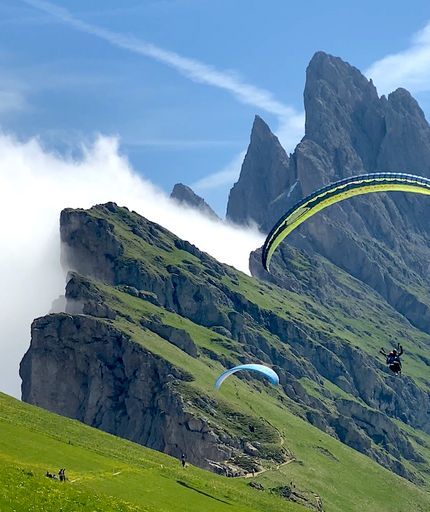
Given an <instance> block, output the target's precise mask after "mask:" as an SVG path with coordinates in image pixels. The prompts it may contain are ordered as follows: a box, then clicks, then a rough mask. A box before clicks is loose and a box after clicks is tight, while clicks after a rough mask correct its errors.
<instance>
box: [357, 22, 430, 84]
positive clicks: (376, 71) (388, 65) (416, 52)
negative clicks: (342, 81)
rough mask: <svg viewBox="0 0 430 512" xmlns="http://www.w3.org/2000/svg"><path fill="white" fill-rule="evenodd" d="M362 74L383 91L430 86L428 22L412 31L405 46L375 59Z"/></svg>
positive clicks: (429, 32)
mask: <svg viewBox="0 0 430 512" xmlns="http://www.w3.org/2000/svg"><path fill="white" fill-rule="evenodd" d="M365 75H366V76H367V77H369V78H372V79H373V81H374V82H375V85H376V87H377V88H378V91H380V92H381V93H383V94H387V93H389V92H391V91H393V90H394V89H396V88H397V87H404V88H406V89H408V90H410V91H411V92H413V93H416V92H422V91H428V90H430V22H429V23H427V24H426V26H425V27H424V28H423V29H422V30H420V31H419V32H417V33H416V34H414V35H413V37H412V40H411V44H410V46H409V47H408V48H406V49H404V50H402V51H401V52H398V53H393V54H390V55H387V56H386V57H383V58H382V59H380V60H377V61H376V62H374V63H373V64H372V65H371V66H370V67H369V68H368V69H367V70H366V71H365Z"/></svg>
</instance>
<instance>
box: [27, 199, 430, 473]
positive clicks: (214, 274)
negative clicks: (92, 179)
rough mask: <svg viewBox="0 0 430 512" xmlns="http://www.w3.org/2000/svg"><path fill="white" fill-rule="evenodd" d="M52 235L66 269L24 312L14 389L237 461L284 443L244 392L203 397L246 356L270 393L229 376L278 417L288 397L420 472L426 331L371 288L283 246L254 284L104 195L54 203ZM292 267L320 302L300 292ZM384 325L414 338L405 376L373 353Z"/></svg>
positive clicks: (278, 452)
mask: <svg viewBox="0 0 430 512" xmlns="http://www.w3.org/2000/svg"><path fill="white" fill-rule="evenodd" d="M61 236H62V241H63V244H64V249H65V257H66V259H67V261H68V264H69V266H70V268H72V269H74V271H75V272H74V273H72V274H70V279H69V282H68V284H67V288H66V301H67V307H66V312H65V313H59V314H51V315H48V316H46V317H43V318H40V319H37V320H35V322H34V323H33V326H32V340H31V346H30V348H29V350H28V352H27V354H26V355H25V357H24V359H23V361H22V364H21V371H20V374H21V377H22V379H23V388H22V389H23V399H24V400H25V401H28V402H30V403H33V404H35V405H41V406H43V407H45V408H47V409H49V410H51V411H54V412H57V413H60V414H64V415H67V416H70V417H73V418H77V419H79V420H81V421H84V422H86V423H88V424H90V425H93V426H96V427H99V428H102V429H104V430H107V431H108V432H112V433H114V434H117V435H121V436H124V437H126V438H129V439H132V440H134V441H137V442H139V443H142V444H145V445H147V446H149V447H153V448H156V449H159V450H163V451H165V452H166V453H169V454H172V455H176V456H178V455H179V454H180V453H181V451H186V452H187V454H188V457H189V460H190V461H191V462H193V463H195V464H198V465H200V466H202V467H206V468H210V469H212V470H215V471H220V472H230V473H235V474H241V473H242V474H243V473H245V472H249V471H251V470H258V469H259V468H260V469H261V467H264V466H265V465H267V464H270V463H273V462H274V461H276V462H282V461H285V460H288V458H289V457H291V456H292V455H293V454H292V453H291V451H290V449H289V447H288V444H286V443H284V441H283V440H282V439H281V437H280V433H279V431H278V430H276V429H275V428H274V427H273V426H272V423H271V422H270V421H268V422H267V421H265V419H264V418H262V416H261V414H260V412H259V410H258V407H255V408H253V407H252V402H249V404H250V407H251V408H250V409H249V411H248V412H246V413H245V412H244V411H239V410H238V402H237V397H236V395H235V394H234V393H232V394H231V395H228V394H223V395H214V392H213V389H212V386H213V382H214V379H215V377H216V376H217V375H218V374H219V373H220V371H222V369H223V367H224V368H228V367H231V366H233V365H234V364H237V363H239V362H250V361H254V362H255V361H259V362H262V363H263V364H269V365H271V366H273V367H274V368H275V369H276V371H277V372H278V374H279V376H280V380H281V386H282V390H281V391H279V392H278V391H276V390H275V391H273V392H272V391H271V390H268V389H267V387H265V386H264V384H263V383H261V382H260V381H258V380H254V379H250V377H249V376H246V375H244V376H242V378H245V379H246V381H247V382H248V383H249V384H250V385H251V386H253V387H254V388H253V389H254V394H255V395H257V396H258V395H259V394H261V393H263V395H264V394H265V393H269V394H267V400H266V402H267V403H273V404H274V405H273V407H274V410H278V409H277V408H279V412H278V413H277V414H282V411H283V410H285V408H286V409H287V410H294V412H295V414H296V415H298V416H299V417H300V418H302V419H303V420H304V422H308V423H311V424H312V425H314V426H316V427H317V428H319V429H321V430H323V431H324V432H326V433H328V434H330V435H331V436H333V437H334V438H336V439H338V440H339V441H341V442H343V443H345V444H347V445H349V446H351V447H353V448H354V449H356V450H358V451H360V452H362V453H364V454H366V455H368V456H369V457H371V458H372V459H374V460H376V461H377V462H378V463H380V464H382V465H383V466H385V467H387V468H389V469H390V470H392V471H394V472H395V473H397V474H399V475H402V476H404V477H405V478H408V479H410V480H411V481H413V482H416V483H420V482H422V481H423V479H424V473H425V471H427V469H426V468H428V461H427V460H426V456H425V453H422V450H421V448H420V446H422V443H423V442H424V441H422V438H423V436H424V438H425V436H427V435H428V434H430V423H429V421H428V419H429V415H430V395H429V388H430V386H429V381H428V364H429V360H428V359H426V356H425V354H426V353H427V351H428V347H429V346H430V338H429V337H428V336H427V335H426V334H424V333H422V332H420V331H418V330H417V329H414V328H413V327H411V325H410V324H409V323H408V322H407V321H406V320H405V319H404V317H403V316H401V315H400V314H398V313H397V312H396V311H395V310H394V309H393V308H392V307H391V306H389V305H388V304H387V303H386V302H385V301H383V300H382V299H381V297H380V295H379V294H377V293H375V292H374V290H373V289H372V288H371V287H369V286H367V285H365V284H363V283H362V282H361V281H358V280H356V279H354V278H352V277H351V276H350V275H349V274H348V273H346V272H344V271H342V270H340V269H339V268H338V267H336V266H334V265H332V264H330V263H329V262H328V261H327V260H326V259H324V258H323V257H321V256H320V255H317V254H316V255H314V256H312V257H310V256H309V255H307V254H306V253H304V252H303V251H301V250H299V249H295V248H290V249H289V251H291V252H290V254H288V257H287V255H284V256H285V261H286V262H289V270H290V271H289V273H288V276H287V277H285V276H286V274H285V271H284V269H283V268H282V265H283V262H282V261H281V259H280V257H278V258H277V259H275V260H274V268H275V275H274V277H273V279H274V280H276V279H279V280H282V279H285V282H283V281H280V284H281V285H282V288H280V287H278V286H276V285H273V284H264V283H263V282H259V281H256V280H255V279H253V278H250V277H248V276H245V275H243V274H241V273H240V272H237V271H235V270H234V269H232V268H231V267H228V266H226V265H222V264H220V263H218V262H217V261H216V260H214V259H213V258H211V257H210V256H208V255H207V254H205V253H202V252H201V251H199V250H198V249H197V248H196V247H194V246H193V245H191V244H190V243H188V242H186V241H183V240H180V239H178V238H177V237H175V236H174V235H172V234H171V233H169V232H168V231H167V230H165V229H163V228H162V227H160V226H158V225H156V224H154V223H151V222H149V221H147V220H146V219H144V218H142V217H139V216H138V215H137V214H135V213H132V212H129V211H128V210H127V209H125V208H119V207H118V206H116V205H115V204H113V203H108V204H106V205H100V206H97V207H94V208H92V209H91V210H88V211H85V210H71V209H68V210H64V211H63V212H62V215H61ZM292 262H293V263H292ZM315 269H317V270H318V272H316V271H315ZM304 280H306V283H307V284H306V287H307V288H308V289H309V290H311V291H312V290H321V293H324V294H325V298H326V300H325V301H321V300H320V298H318V299H315V298H314V297H313V296H312V293H310V294H305V293H302V292H301V288H300V287H302V288H305V285H304ZM320 296H321V295H320ZM381 333H383V335H384V337H387V336H393V337H395V336H402V337H408V338H410V339H412V338H413V339H415V345H414V346H413V347H410V348H408V351H409V356H408V357H409V358H411V359H412V360H413V361H414V364H413V367H414V371H415V374H414V375H411V376H405V377H403V378H402V380H400V379H394V378H393V377H392V376H391V375H389V373H388V372H387V370H386V369H385V367H384V364H383V361H378V360H377V359H376V358H375V356H374V355H375V351H376V350H377V349H376V347H379V346H380V339H381ZM426 372H427V373H426ZM426 375H427V377H426ZM227 389H228V388H227ZM236 393H237V391H236ZM264 396H266V395H264ZM284 414H285V413H284ZM248 427H249V428H248ZM411 432H412V433H411Z"/></svg>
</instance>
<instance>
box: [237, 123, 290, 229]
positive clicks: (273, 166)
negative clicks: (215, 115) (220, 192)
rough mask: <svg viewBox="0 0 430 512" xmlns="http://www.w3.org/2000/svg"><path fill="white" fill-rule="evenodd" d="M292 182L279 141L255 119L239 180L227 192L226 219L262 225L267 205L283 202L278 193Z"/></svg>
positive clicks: (287, 163) (264, 125) (265, 126)
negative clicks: (276, 201) (275, 201)
mask: <svg viewBox="0 0 430 512" xmlns="http://www.w3.org/2000/svg"><path fill="white" fill-rule="evenodd" d="M295 180H296V179H295V176H294V175H292V174H291V173H290V172H289V158H288V155H287V153H286V152H285V150H284V148H283V147H282V146H281V144H280V142H279V140H278V138H277V137H276V135H274V134H273V133H272V131H271V130H270V128H269V127H268V125H267V124H266V123H265V122H264V121H263V119H261V117H259V116H255V119H254V124H253V126H252V131H251V139H250V143H249V146H248V150H247V152H246V155H245V159H244V161H243V164H242V169H241V172H240V177H239V180H238V181H237V183H235V184H234V186H233V188H232V189H231V191H230V196H229V200H228V205H227V218H228V219H230V220H232V221H234V222H237V223H240V224H246V223H247V222H249V221H251V220H253V221H255V222H257V223H258V224H259V225H261V226H265V225H266V224H267V222H268V219H267V208H268V205H269V203H272V202H273V201H274V200H275V199H278V201H279V200H280V201H281V203H282V199H280V198H278V196H279V195H280V192H281V193H282V191H288V190H289V189H290V188H291V187H292V185H293V184H294V182H295Z"/></svg>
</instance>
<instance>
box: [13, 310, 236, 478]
mask: <svg viewBox="0 0 430 512" xmlns="http://www.w3.org/2000/svg"><path fill="white" fill-rule="evenodd" d="M59 344H60V346H59ZM21 375H22V376H23V382H24V384H23V389H22V398H23V400H25V401H26V402H30V403H32V404H34V405H38V406H40V407H44V408H45V409H48V410H50V411H52V412H56V413H59V414H62V415H64V416H69V417H70V418H76V419H78V420H80V421H83V422H85V423H87V424H88V425H91V426H93V427H96V428H100V429H102V430H105V431H107V432H111V433H112V434H116V435H119V436H121V437H125V438H127V439H130V440H132V441H136V442H138V443H141V444H144V445H146V446H149V447H150V448H154V449H155V450H160V451H164V452H165V453H167V454H169V455H173V456H176V457H179V456H180V455H181V453H182V452H183V451H184V450H185V447H186V450H187V455H188V457H189V460H190V461H191V462H193V463H195V464H198V465H200V466H202V467H206V468H210V467H211V466H210V465H209V462H208V461H209V460H214V461H218V460H225V459H228V458H229V456H230V454H231V450H230V449H229V448H228V447H226V446H223V444H222V443H221V442H220V440H219V438H218V437H217V436H216V434H214V433H213V432H212V431H211V430H210V429H209V428H208V427H207V426H206V425H205V423H204V422H203V421H201V420H199V419H198V418H196V417H195V416H193V415H192V414H190V413H187V412H186V411H185V407H184V403H183V399H182V397H181V395H180V393H178V392H177V390H175V385H174V384H175V382H177V381H181V380H187V379H189V378H190V376H189V375H187V374H185V373H183V372H181V371H180V370H179V369H178V368H175V367H173V366H172V365H170V364H168V363H167V362H166V361H165V360H163V359H161V358H159V357H156V356H154V355H153V354H151V353H150V352H148V351H147V350H145V349H144V348H143V347H141V346H139V345H137V344H136V343H133V342H132V341H131V340H130V339H129V338H128V337H127V336H125V335H124V333H122V332H121V331H119V330H117V329H115V328H114V327H113V326H112V325H110V324H109V323H106V322H105V321H102V320H99V319H95V318H91V317H89V316H82V315H79V316H76V315H75V316H73V315H67V314H57V315H49V316H47V317H44V318H39V319H37V320H35V321H34V323H33V325H32V342H31V350H30V351H29V352H28V353H27V355H26V356H25V357H24V359H23V361H22V364H21ZM179 425H180V426H181V428H178V426H179Z"/></svg>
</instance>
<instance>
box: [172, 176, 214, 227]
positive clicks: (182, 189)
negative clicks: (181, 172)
mask: <svg viewBox="0 0 430 512" xmlns="http://www.w3.org/2000/svg"><path fill="white" fill-rule="evenodd" d="M170 198H171V199H174V200H175V201H176V202H178V203H179V204H182V205H185V206H189V207H191V208H195V209H196V210H199V211H200V212H202V213H203V214H205V215H206V216H208V217H211V218H212V219H217V220H220V218H219V217H218V215H217V214H216V213H215V212H214V211H213V210H212V208H211V207H210V206H209V205H208V204H207V202H206V201H205V200H204V199H203V197H200V196H199V195H197V194H196V193H195V192H194V191H193V190H192V189H191V188H190V187H187V185H184V184H183V183H176V185H175V186H174V187H173V190H172V192H171V194H170Z"/></svg>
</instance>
